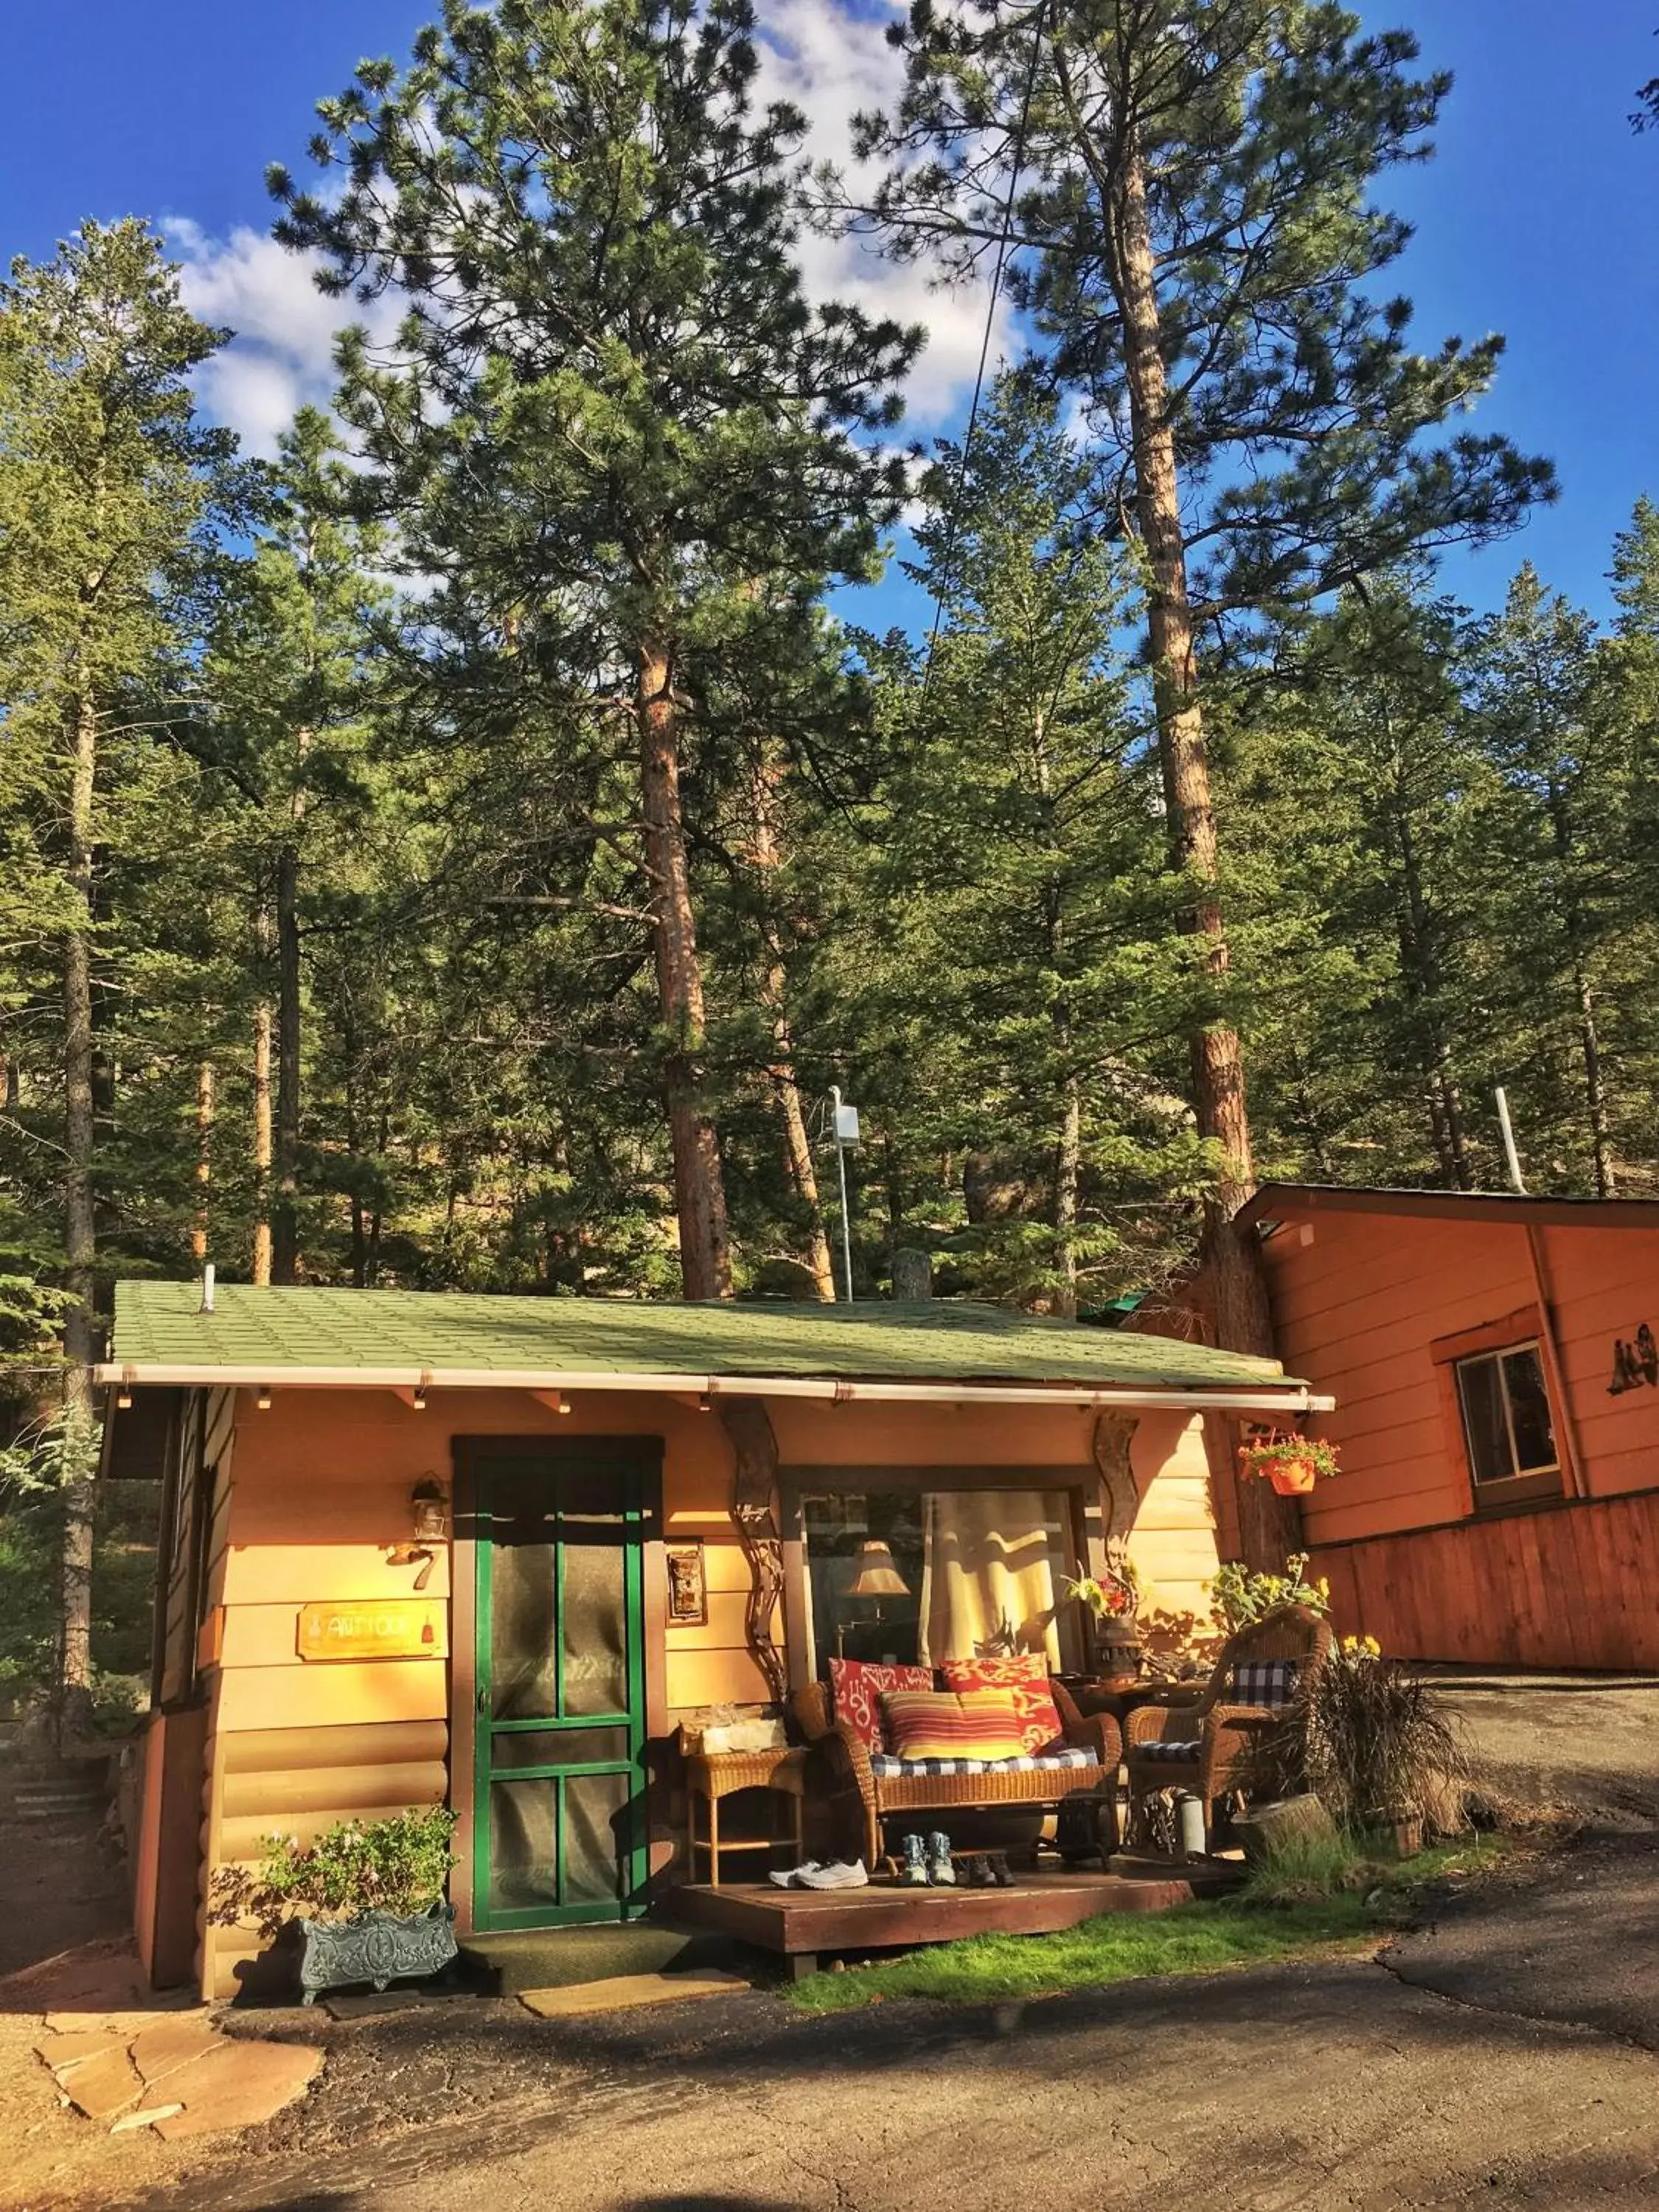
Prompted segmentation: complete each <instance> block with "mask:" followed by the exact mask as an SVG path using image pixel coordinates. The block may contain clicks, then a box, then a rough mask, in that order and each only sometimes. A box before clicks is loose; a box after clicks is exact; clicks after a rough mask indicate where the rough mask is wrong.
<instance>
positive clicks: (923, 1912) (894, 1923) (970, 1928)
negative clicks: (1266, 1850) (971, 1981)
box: [668, 1867, 1237, 1974]
mask: <svg viewBox="0 0 1659 2212" xmlns="http://www.w3.org/2000/svg"><path fill="white" fill-rule="evenodd" d="M1236 1879H1237V1875H1236V1874H1235V1873H1234V1872H1233V1871H1232V1870H1231V1869H1228V1870H1226V1871H1225V1872H1224V1871H1220V1870H1217V1869H1211V1868H1207V1867H1206V1868H1199V1867H1192V1868H1185V1869H1182V1871H1181V1872H1180V1873H1179V1874H1176V1873H1175V1872H1174V1871H1173V1870H1170V1871H1167V1872H1165V1871H1162V1870H1158V1869H1152V1868H1146V1869H1137V1870H1136V1871H1133V1872H1127V1873H1105V1874H1096V1873H1079V1872H1066V1873H1060V1874H1022V1875H1019V1877H1018V1885H1017V1887H1014V1888H1012V1889H900V1888H898V1887H896V1885H895V1884H893V1883H891V1882H888V1881H873V1882H872V1883H871V1884H870V1885H869V1887H867V1888H865V1889H830V1890H811V1889H779V1888H777V1887H775V1885H774V1884H772V1883H770V1882H755V1881H738V1882H723V1883H722V1884H721V1885H720V1887H719V1888H718V1889H714V1888H711V1887H709V1886H708V1883H706V1882H695V1883H690V1884H687V1885H686V1886H685V1887H684V1888H680V1889H677V1890H675V1891H674V1892H673V1893H672V1895H671V1899H669V1901H668V1910H669V1911H670V1912H671V1914H672V1916H673V1917H674V1918H675V1919H676V1920H677V1921H679V1922H681V1923H688V1924H690V1925H691V1926H694V1927H698V1928H708V1929H719V1930H720V1933H721V1934H722V1935H726V1936H734V1937H736V1938H737V1939H738V1941H739V1942H744V1943H752V1944H753V1945H755V1946H756V1948H757V1949H759V1950H763V1951H775V1952H778V1953H781V1954H782V1955H783V1956H784V1957H785V1958H786V1959H787V1960H788V1961H789V1963H790V1966H791V1967H792V1969H793V1972H795V1973H797V1974H804V1973H810V1972H812V1970H813V1968H814V1967H815V1966H816V1965H817V1960H818V1957H819V1954H822V1953H836V1952H841V1951H879V1950H889V1949H893V1950H900V1949H908V1948H912V1947H913V1946H915V1945H916V1944H919V1943H949V1942H954V1941H955V1939H956V1938H957V1936H985V1935H1006V1936H1048V1935H1052V1934H1053V1933H1054V1931H1055V1930H1056V1929H1061V1928H1075V1927H1077V1926H1078V1925H1079V1923H1081V1922H1083V1921H1085V1920H1092V1919H1094V1918H1095V1917H1097V1915H1098V1914H1100V1913H1103V1912H1167V1911H1170V1908H1171V1907H1172V1906H1174V1905H1188V1904H1190V1903H1191V1902H1192V1900H1193V1899H1194V1897H1198V1896H1206V1895H1213V1894H1214V1893H1216V1892H1217V1891H1218V1890H1220V1889H1225V1888H1229V1887H1231V1886H1232V1883H1233V1881H1235V1880H1236Z"/></svg>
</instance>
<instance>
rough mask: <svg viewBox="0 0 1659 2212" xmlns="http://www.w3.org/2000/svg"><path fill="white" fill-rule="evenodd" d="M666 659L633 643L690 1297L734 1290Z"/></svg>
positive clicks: (683, 1264)
mask: <svg viewBox="0 0 1659 2212" xmlns="http://www.w3.org/2000/svg"><path fill="white" fill-rule="evenodd" d="M671 686H672V671H671V666H670V664H669V657H668V654H667V653H666V652H665V650H664V648H663V647H661V646H659V645H657V644H654V643H652V642H649V641H642V642H641V645H640V647H639V688H638V692H637V695H636V696H637V705H638V710H639V726H640V783H641V797H642V799H643V800H644V813H645V869H646V876H647V882H648V884H649V896H650V901H651V912H652V918H653V922H654V924H655V931H654V934H655V938H656V963H657V1002H658V1006H659V1012H660V1014H661V1018H662V1024H663V1027H664V1029H665V1030H666V1031H667V1033H668V1040H669V1042H668V1048H667V1051H666V1054H665V1061H664V1069H663V1073H664V1088H665V1093H666V1103H667V1108H668V1127H669V1137H670V1141H671V1146H672V1148H673V1154H674V1197H675V1205H676V1210H677V1212H678V1217H679V1232H680V1275H681V1281H682V1285H683V1288H684V1295H685V1296H686V1297H688V1298H727V1297H731V1295H732V1260H731V1252H730V1249H729V1245H728V1242H727V1235H726V1184H725V1181H724V1178H723V1176H722V1175H721V1172H720V1147H719V1145H718V1143H717V1140H716V1138H715V1134H714V1123H713V1121H711V1120H710V1119H709V1116H708V1111H707V1109H706V1105H705V1101H704V1090H703V1075H702V1065H701V1060H702V1048H703V1042H704V1033H705V1028H706V1022H707V1015H706V1011H705V1008H704V1005H703V995H702V967H701V965H700V963H699V961H698V957H697V935H696V923H695V921H694V918H693V914H692V908H691V882H690V872H689V871H688V869H687V866H686V859H685V825H684V816H683V814H682V812H681V807H680V761H679V717H678V711H677V709H676V707H675V704H674V698H673V692H672V688H671Z"/></svg>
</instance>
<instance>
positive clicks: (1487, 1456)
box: [1454, 1343, 1561, 1504]
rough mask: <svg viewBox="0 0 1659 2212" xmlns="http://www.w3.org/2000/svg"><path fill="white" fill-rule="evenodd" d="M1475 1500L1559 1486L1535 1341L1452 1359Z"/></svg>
mask: <svg viewBox="0 0 1659 2212" xmlns="http://www.w3.org/2000/svg"><path fill="white" fill-rule="evenodd" d="M1454 1372H1455V1376H1456V1378H1457V1398H1458V1405H1459V1407H1460V1409H1461V1411H1462V1416H1463V1436H1464V1441H1465V1443H1467V1445H1468V1455H1469V1473H1470V1474H1471V1475H1472V1476H1473V1477H1474V1488H1475V1498H1476V1502H1477V1504H1478V1503H1480V1502H1482V1501H1483V1500H1484V1501H1485V1502H1486V1503H1489V1504H1496V1503H1498V1502H1499V1501H1500V1500H1502V1499H1505V1498H1522V1497H1532V1496H1534V1495H1535V1496H1541V1497H1542V1496H1548V1495H1551V1494H1553V1492H1557V1491H1559V1488H1560V1486H1561V1459H1560V1454H1559V1449H1558V1447H1557V1444H1556V1440H1555V1422H1554V1418H1553V1414H1552V1413H1551V1410H1550V1398H1549V1389H1548V1385H1547V1383H1546V1381H1545V1378H1544V1361H1543V1356H1542V1353H1541V1350H1540V1347H1539V1346H1538V1345H1537V1344H1536V1343H1529V1344H1511V1345H1504V1346H1502V1347H1501V1348H1499V1349H1498V1350H1495V1351H1492V1352H1479V1353H1476V1354H1474V1356H1472V1357H1470V1358H1464V1359H1459V1360H1457V1361H1456V1362H1455V1366H1454Z"/></svg>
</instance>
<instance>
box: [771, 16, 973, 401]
mask: <svg viewBox="0 0 1659 2212" xmlns="http://www.w3.org/2000/svg"><path fill="white" fill-rule="evenodd" d="M887 4H888V8H889V13H888V15H885V16H867V15H848V14H846V13H844V12H843V11H842V9H840V8H838V7H836V6H833V5H827V4H826V0H760V7H759V18H760V23H759V27H760V34H761V35H760V41H759V53H760V60H761V69H760V82H759V88H758V89H759V93H760V96H761V97H762V98H763V99H766V100H790V101H793V104H794V105H795V106H797V107H799V109H800V110H801V112H802V113H803V114H804V115H805V117H806V118H807V125H808V128H807V143H806V151H807V153H808V155H810V156H811V159H812V161H815V162H817V161H833V162H834V163H835V164H836V167H838V168H840V169H841V170H842V172H843V173H844V174H845V175H846V176H847V179H848V184H849V185H850V186H851V188H852V190H853V191H854V193H855V194H856V193H857V191H859V189H860V184H865V185H873V183H874V181H875V179H874V174H873V173H872V172H871V171H868V170H860V168H858V167H856V166H855V165H854V163H853V161H852V118H853V117H854V115H856V114H857V113H859V112H860V111H861V110H864V109H869V108H881V107H886V106H891V105H892V103H893V101H894V100H896V96H897V94H898V90H899V87H900V84H901V82H902V69H903V64H902V60H901V58H900V57H899V56H898V55H897V54H896V53H895V52H894V51H893V49H892V48H891V47H890V46H889V45H888V44H887V40H886V29H887V24H888V22H889V21H893V20H896V19H897V18H898V17H899V16H900V15H902V13H903V12H904V9H903V4H902V0H887ZM799 258H800V262H801V268H802V274H803V276H804V277H805V283H806V286H807V289H808V291H809V292H810V293H811V295H812V296H813V297H814V298H815V299H820V300H829V299H839V300H845V301H848V302H849V303H850V304H852V305H853V306H855V307H862V308H863V309H864V310H865V312H866V313H869V314H873V315H891V316H894V317H896V319H898V320H899V321H901V322H905V323H922V324H925V325H927V348H926V349H925V351H924V352H923V354H922V356H921V360H920V361H919V362H917V364H916V367H915V370H914V371H913V373H912V374H911V378H910V382H909V386H908V391H907V392H906V403H907V404H906V422H907V424H908V427H909V428H911V429H912V430H914V431H917V432H924V433H925V432H929V431H933V430H938V429H941V428H944V427H945V426H946V425H947V424H948V423H949V422H951V418H952V416H955V415H956V414H957V412H958V410H961V409H962V408H963V406H965V404H966V403H967V399H968V396H969V392H971V391H972V389H973V383H974V376H975V371H976V370H977V368H978V367H979V352H980V347H981V344H982V343H984V338H985V311H986V306H987V296H988V294H987V287H986V286H985V285H983V284H978V283H975V284H971V285H964V286H960V287H951V288H950V289H939V288H937V287H935V286H934V285H933V284H932V283H930V281H929V276H928V272H927V268H926V266H925V264H915V263H912V264H903V263H898V262H892V261H886V260H884V259H883V258H882V256H881V255H880V253H879V252H878V251H877V250H876V248H875V246H874V245H873V244H872V241H871V240H869V239H867V238H858V237H854V238H840V239H828V238H820V237H816V236H809V237H806V238H804V239H803V240H802V241H801V247H800V257H799ZM1011 350H1012V325H1011V322H1010V319H1009V315H1008V310H1007V306H1006V301H999V302H998V307H997V319H996V324H995V327H994V330H993V331H992V336H991V351H990V357H989V367H991V368H994V366H995V364H996V362H997V361H998V359H999V357H1000V356H1002V355H1004V354H1006V353H1008V352H1009V351H1011Z"/></svg>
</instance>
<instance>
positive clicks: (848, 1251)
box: [829, 1083, 859, 1306]
mask: <svg viewBox="0 0 1659 2212" xmlns="http://www.w3.org/2000/svg"><path fill="white" fill-rule="evenodd" d="M829 1096H830V1097H831V1098H832V1099H833V1100H834V1102H835V1131H836V1167H837V1169H838V1170H840V1173H841V1257H842V1267H843V1268H844V1269H845V1270H846V1274H847V1303H848V1305H849V1306H850V1305H851V1304H852V1303H853V1227H852V1220H851V1217H850V1216H849V1214H848V1210H847V1148H848V1146H849V1145H856V1144H857V1142H858V1140H859V1109H858V1108H857V1107H856V1106H844V1105H843V1104H842V1097H841V1085H839V1084H838V1083H832V1084H831V1085H830V1086H829Z"/></svg>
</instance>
